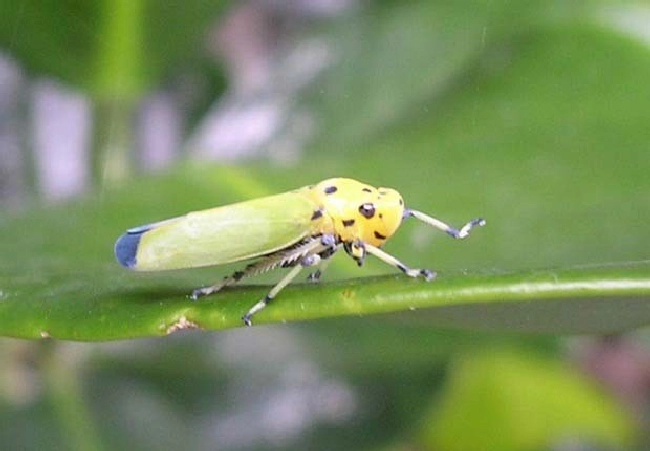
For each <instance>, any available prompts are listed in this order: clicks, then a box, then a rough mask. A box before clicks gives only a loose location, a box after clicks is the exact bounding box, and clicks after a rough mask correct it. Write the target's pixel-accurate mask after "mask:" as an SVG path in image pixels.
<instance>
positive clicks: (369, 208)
mask: <svg viewBox="0 0 650 451" xmlns="http://www.w3.org/2000/svg"><path fill="white" fill-rule="evenodd" d="M359 213H361V216H363V217H364V218H366V219H372V218H373V217H374V216H375V205H374V204H371V203H366V204H361V205H359Z"/></svg>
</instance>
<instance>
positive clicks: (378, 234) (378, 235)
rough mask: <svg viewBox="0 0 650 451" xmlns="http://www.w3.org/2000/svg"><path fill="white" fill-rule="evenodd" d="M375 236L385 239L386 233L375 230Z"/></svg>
mask: <svg viewBox="0 0 650 451" xmlns="http://www.w3.org/2000/svg"><path fill="white" fill-rule="evenodd" d="M375 238H377V239H378V240H385V239H386V235H382V234H381V233H379V232H377V231H376V230H375Z"/></svg>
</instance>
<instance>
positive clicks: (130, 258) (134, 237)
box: [115, 226, 149, 268]
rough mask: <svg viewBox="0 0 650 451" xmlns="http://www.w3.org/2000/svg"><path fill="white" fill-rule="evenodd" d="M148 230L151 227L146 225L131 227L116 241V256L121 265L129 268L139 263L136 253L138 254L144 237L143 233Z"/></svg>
mask: <svg viewBox="0 0 650 451" xmlns="http://www.w3.org/2000/svg"><path fill="white" fill-rule="evenodd" d="M147 230H149V228H147V227H146V226H145V227H137V228H135V229H129V230H127V231H126V233H125V234H124V235H122V236H121V237H119V238H118V239H117V241H116V242H115V258H116V259H117V261H118V262H119V264H120V265H122V266H125V267H127V268H135V266H136V265H137V264H138V262H137V260H136V255H137V254H138V246H139V245H140V239H141V238H142V234H143V233H144V232H146V231H147Z"/></svg>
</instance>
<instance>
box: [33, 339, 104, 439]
mask: <svg viewBox="0 0 650 451" xmlns="http://www.w3.org/2000/svg"><path fill="white" fill-rule="evenodd" d="M43 345H44V346H43V349H42V351H43V354H44V355H43V359H41V361H42V367H41V373H42V376H43V380H44V382H45V386H46V393H47V394H48V396H49V398H50V401H51V403H52V407H53V411H54V414H55V415H54V416H55V417H56V418H57V419H58V421H59V425H60V427H61V436H62V437H64V438H65V439H67V443H66V445H67V446H66V449H69V450H79V451H94V450H97V451H99V450H102V446H101V441H100V439H99V435H98V434H97V430H96V427H95V423H94V421H93V415H92V414H91V412H90V411H89V409H88V408H87V405H86V403H85V402H84V398H83V393H82V389H81V378H80V374H79V365H78V360H77V358H78V355H76V354H74V353H72V352H69V351H70V348H69V346H66V345H65V344H64V343H59V342H54V341H48V342H45V343H43Z"/></svg>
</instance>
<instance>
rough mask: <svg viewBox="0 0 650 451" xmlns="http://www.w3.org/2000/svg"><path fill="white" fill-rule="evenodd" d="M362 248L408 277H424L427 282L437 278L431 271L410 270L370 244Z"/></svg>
mask: <svg viewBox="0 0 650 451" xmlns="http://www.w3.org/2000/svg"><path fill="white" fill-rule="evenodd" d="M362 246H363V249H364V251H365V252H367V253H368V254H372V255H374V256H375V257H377V258H378V259H379V260H381V261H383V262H384V263H386V264H388V265H390V266H392V267H394V268H397V269H399V270H400V271H402V272H403V273H404V274H406V275H407V276H410V277H422V278H424V280H426V281H427V282H428V281H430V280H432V279H433V278H434V277H436V273H435V272H434V271H431V270H429V269H418V268H409V267H408V266H406V265H405V264H404V263H402V262H401V261H399V260H398V259H396V258H395V257H393V256H392V255H390V254H389V253H387V252H384V251H382V250H381V249H379V248H378V247H375V246H372V245H370V244H362Z"/></svg>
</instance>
